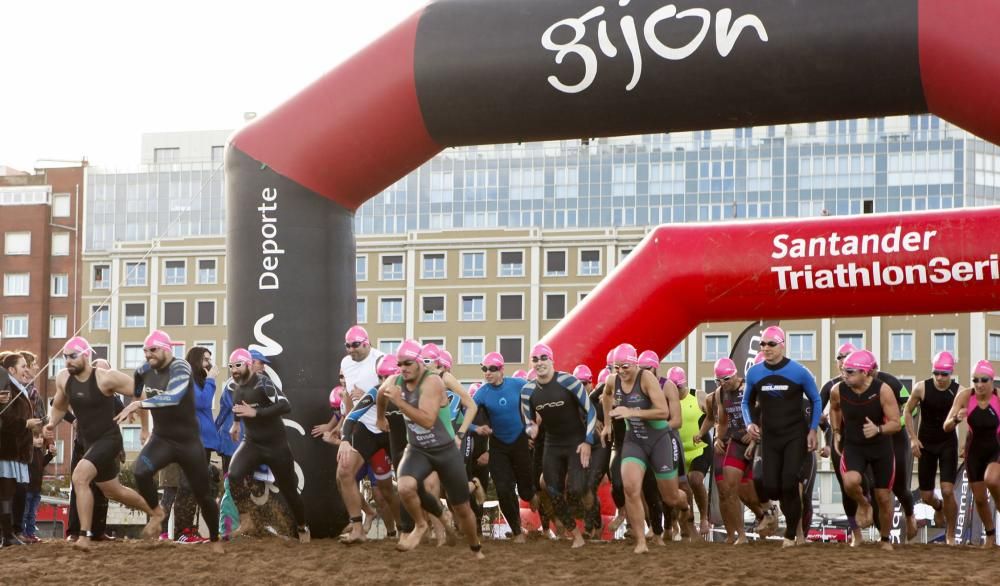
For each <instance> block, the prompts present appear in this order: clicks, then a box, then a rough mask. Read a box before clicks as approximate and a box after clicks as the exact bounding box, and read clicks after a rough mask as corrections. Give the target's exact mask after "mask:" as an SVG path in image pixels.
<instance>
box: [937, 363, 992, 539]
mask: <svg viewBox="0 0 1000 586" xmlns="http://www.w3.org/2000/svg"><path fill="white" fill-rule="evenodd" d="M995 379H996V371H995V370H994V369H993V365H992V364H990V362H989V361H987V360H980V361H979V362H977V363H976V366H975V368H973V370H972V388H971V389H962V390H961V391H960V392H959V393H958V396H957V397H955V404H954V405H953V406H952V408H951V410H950V411H949V412H948V419H946V420H945V422H944V429H945V430H946V431H949V432H950V431H954V429H955V427H956V426H957V425H958V424H959V423H960V422H961V421H962V420H963V419H965V421H966V422H967V423H968V425H969V436H968V439H967V440H966V442H967V443H966V447H965V472H966V474H967V475H968V477H969V487H970V488H972V496H973V499H974V501H975V503H976V512H977V513H978V514H979V520H980V521H982V523H983V530H984V531H985V532H986V540H985V541H984V542H983V547H984V548H986V549H989V550H991V551H992V550H993V549H994V548H995V547H996V544H997V538H996V526H995V524H994V521H993V511H992V510H990V499H989V497H990V496H992V497H993V508H994V509H996V508H997V507H1000V397H998V396H997V390H996V388H995V387H994V382H993V381H994V380H995ZM987 493H989V494H987Z"/></svg>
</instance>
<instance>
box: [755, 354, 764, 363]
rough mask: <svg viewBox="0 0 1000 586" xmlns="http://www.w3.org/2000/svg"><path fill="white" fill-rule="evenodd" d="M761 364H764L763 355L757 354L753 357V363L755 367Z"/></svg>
mask: <svg viewBox="0 0 1000 586" xmlns="http://www.w3.org/2000/svg"><path fill="white" fill-rule="evenodd" d="M761 362H764V353H763V352H758V353H757V355H756V356H754V357H753V363H754V364H755V365H757V364H760V363H761Z"/></svg>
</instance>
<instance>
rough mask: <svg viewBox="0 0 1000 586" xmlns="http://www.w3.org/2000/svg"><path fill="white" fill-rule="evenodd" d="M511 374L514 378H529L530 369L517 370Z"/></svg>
mask: <svg viewBox="0 0 1000 586" xmlns="http://www.w3.org/2000/svg"><path fill="white" fill-rule="evenodd" d="M510 376H512V377H514V378H523V379H525V380H527V379H528V371H527V370H524V369H520V370H515V371H514V374H512V375H510Z"/></svg>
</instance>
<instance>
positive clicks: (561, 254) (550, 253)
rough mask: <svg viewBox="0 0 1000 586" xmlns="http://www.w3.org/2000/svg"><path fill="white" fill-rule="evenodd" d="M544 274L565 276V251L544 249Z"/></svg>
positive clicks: (547, 275)
mask: <svg viewBox="0 0 1000 586" xmlns="http://www.w3.org/2000/svg"><path fill="white" fill-rule="evenodd" d="M545 276H546V277H565V276H566V251H565V250H546V251H545Z"/></svg>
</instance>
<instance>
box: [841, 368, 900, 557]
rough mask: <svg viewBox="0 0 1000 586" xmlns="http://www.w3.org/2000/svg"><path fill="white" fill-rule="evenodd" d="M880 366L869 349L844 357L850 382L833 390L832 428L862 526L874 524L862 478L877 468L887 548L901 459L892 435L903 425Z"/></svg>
mask: <svg viewBox="0 0 1000 586" xmlns="http://www.w3.org/2000/svg"><path fill="white" fill-rule="evenodd" d="M877 364H878V362H877V360H876V359H875V355H874V354H872V353H871V352H869V351H867V350H855V351H854V352H851V353H850V354H849V355H848V356H847V358H845V359H844V381H843V382H841V383H840V384H838V385H836V386H834V387H833V389H832V390H831V391H830V426H831V427H832V428H833V449H834V450H839V451H840V454H841V456H840V472H841V474H842V476H843V477H844V490H846V491H847V493H848V494H849V495H850V496H851V498H852V499H854V500H855V502H857V503H858V512H857V517H858V525H859V526H861V527H862V528H864V527H867V526H868V525H871V524H872V522H873V518H872V506H871V504H869V502H868V499H867V498H866V497H865V494H864V492H862V490H861V478H862V476H863V475H864V474H865V471H866V470H867V469H868V468H869V467H871V471H872V476H873V478H874V484H873V488H874V490H875V498H876V500H878V505H879V517H880V519H879V532H880V533H881V536H882V549H885V550H892V543H890V537H889V531H890V530H891V528H892V494H891V489H892V481H893V475H894V474H895V472H896V459H895V456H894V455H893V452H892V440H890V439H889V436H890V435H892V434H894V433H898V432H899V431H900V429H901V426H900V424H899V407H898V406H897V404H896V397H895V396H894V395H893V393H892V389H890V388H889V385H887V384H885V383H884V382H882V381H881V380H879V379H878V377H876V376H875V368H876V366H877ZM851 545H852V546H859V545H861V542H860V541H857V540H856V541H854V542H852V543H851Z"/></svg>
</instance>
